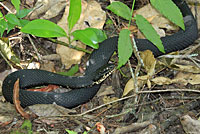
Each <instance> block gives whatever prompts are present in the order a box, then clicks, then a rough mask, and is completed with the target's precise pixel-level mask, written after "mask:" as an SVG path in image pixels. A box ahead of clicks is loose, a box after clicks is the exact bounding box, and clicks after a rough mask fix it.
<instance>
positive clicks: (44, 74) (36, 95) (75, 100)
mask: <svg viewBox="0 0 200 134" xmlns="http://www.w3.org/2000/svg"><path fill="white" fill-rule="evenodd" d="M173 1H174V3H175V4H176V5H177V6H178V7H179V8H180V10H181V12H182V14H183V16H184V17H185V31H183V30H179V31H178V32H177V33H175V34H173V35H170V36H166V37H162V38H161V40H162V42H163V45H164V48H165V52H166V53H170V52H173V51H178V50H182V49H184V48H186V47H188V46H189V45H191V44H192V43H193V42H194V41H195V40H196V39H197V38H198V28H197V23H196V20H195V19H194V17H193V15H192V13H191V11H190V9H189V7H188V5H187V4H186V2H185V1H182V0H173ZM135 41H136V44H137V47H138V50H139V51H143V50H147V49H149V50H151V51H152V52H153V53H154V55H155V57H157V56H160V55H163V53H162V52H160V51H159V50H158V48H157V47H155V46H154V45H153V44H152V43H151V42H150V41H148V40H146V39H135ZM117 44H118V37H112V38H109V39H107V40H105V41H103V42H102V43H100V44H99V49H98V50H94V51H93V53H92V54H91V56H90V59H89V60H88V62H87V69H86V71H85V75H84V76H81V77H66V76H62V75H58V74H55V73H51V72H48V71H42V70H20V71H17V72H14V73H11V74H10V75H8V76H7V77H6V78H5V80H4V81H3V86H2V92H3V95H4V97H5V99H6V100H7V101H9V102H11V103H13V87H14V83H15V82H16V80H17V79H18V78H19V80H20V91H19V99H20V102H21V106H22V107H26V106H30V105H34V104H52V103H56V104H58V105H61V106H63V107H66V108H73V107H76V106H78V105H80V104H83V103H85V102H87V101H89V100H90V99H92V98H93V97H94V96H95V94H96V93H97V91H98V90H99V88H100V86H101V84H96V85H93V86H92V87H90V86H88V85H91V84H92V83H93V82H94V80H93V77H94V75H91V74H94V73H95V72H96V70H98V69H99V68H101V67H102V66H103V65H106V64H108V61H109V59H110V57H111V56H112V54H113V52H114V51H116V50H117ZM46 84H56V85H60V86H68V87H73V88H74V87H77V89H75V90H71V91H69V92H66V93H54V92H33V91H26V90H24V89H26V88H30V87H33V86H39V85H46Z"/></svg>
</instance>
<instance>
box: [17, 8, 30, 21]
mask: <svg viewBox="0 0 200 134" xmlns="http://www.w3.org/2000/svg"><path fill="white" fill-rule="evenodd" d="M31 11H32V9H26V8H24V9H22V10H19V12H17V13H16V16H17V18H20V19H21V18H24V17H25V16H26V15H27V14H28V13H30V12H31Z"/></svg>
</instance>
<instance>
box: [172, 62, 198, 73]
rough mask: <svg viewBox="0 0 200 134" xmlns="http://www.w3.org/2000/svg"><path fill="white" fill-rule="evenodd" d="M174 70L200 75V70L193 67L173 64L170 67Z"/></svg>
mask: <svg viewBox="0 0 200 134" xmlns="http://www.w3.org/2000/svg"><path fill="white" fill-rule="evenodd" d="M170 67H171V68H172V69H174V70H178V71H183V72H188V73H200V68H199V67H196V66H192V65H179V64H173V65H171V66H170Z"/></svg>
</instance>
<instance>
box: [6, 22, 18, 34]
mask: <svg viewBox="0 0 200 134" xmlns="http://www.w3.org/2000/svg"><path fill="white" fill-rule="evenodd" d="M7 24H8V29H7V33H9V32H10V30H12V29H13V28H14V27H15V26H16V25H15V24H11V23H9V22H8V23H7Z"/></svg>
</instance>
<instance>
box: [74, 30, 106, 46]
mask: <svg viewBox="0 0 200 134" xmlns="http://www.w3.org/2000/svg"><path fill="white" fill-rule="evenodd" d="M72 35H73V36H74V37H75V39H74V40H80V41H81V42H83V43H84V44H86V45H88V46H90V47H92V48H94V49H97V48H99V45H98V43H100V42H102V41H103V40H105V39H106V35H105V34H104V32H102V31H101V30H99V29H95V28H86V29H84V30H76V31H74V32H73V33H72Z"/></svg>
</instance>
